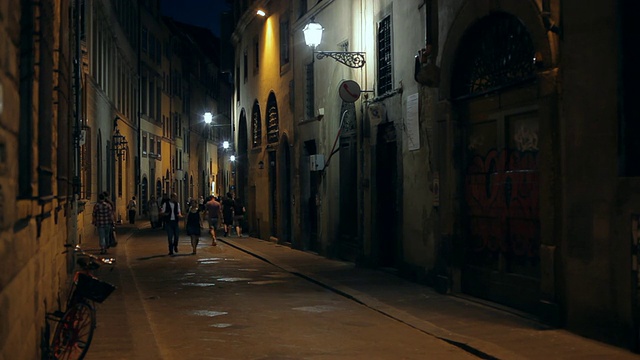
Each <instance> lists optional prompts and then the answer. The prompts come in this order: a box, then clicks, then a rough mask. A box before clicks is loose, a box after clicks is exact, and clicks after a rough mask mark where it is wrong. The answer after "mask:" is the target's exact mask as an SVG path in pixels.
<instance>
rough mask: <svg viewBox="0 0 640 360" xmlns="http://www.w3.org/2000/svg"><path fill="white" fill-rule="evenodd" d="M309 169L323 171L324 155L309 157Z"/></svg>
mask: <svg viewBox="0 0 640 360" xmlns="http://www.w3.org/2000/svg"><path fill="white" fill-rule="evenodd" d="M309 169H311V171H322V170H324V155H322V154H315V155H309Z"/></svg>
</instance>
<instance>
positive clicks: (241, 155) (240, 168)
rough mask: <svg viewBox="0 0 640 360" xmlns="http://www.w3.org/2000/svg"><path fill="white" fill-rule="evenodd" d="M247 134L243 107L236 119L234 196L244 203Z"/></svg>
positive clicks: (245, 193) (247, 164)
mask: <svg viewBox="0 0 640 360" xmlns="http://www.w3.org/2000/svg"><path fill="white" fill-rule="evenodd" d="M248 139H249V134H248V132H247V116H246V114H245V112H244V109H242V111H241V112H240V119H239V120H238V140H237V141H238V143H237V151H238V160H237V164H238V165H237V170H236V181H237V183H236V196H237V197H238V198H239V199H240V200H241V201H242V202H243V203H245V204H246V201H247V184H248V183H249V181H248V177H249V156H248V155H249V142H248Z"/></svg>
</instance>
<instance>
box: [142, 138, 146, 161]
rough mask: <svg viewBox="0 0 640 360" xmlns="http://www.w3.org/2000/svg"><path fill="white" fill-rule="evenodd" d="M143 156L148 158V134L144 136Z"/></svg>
mask: <svg viewBox="0 0 640 360" xmlns="http://www.w3.org/2000/svg"><path fill="white" fill-rule="evenodd" d="M142 156H144V157H146V156H147V133H143V134H142Z"/></svg>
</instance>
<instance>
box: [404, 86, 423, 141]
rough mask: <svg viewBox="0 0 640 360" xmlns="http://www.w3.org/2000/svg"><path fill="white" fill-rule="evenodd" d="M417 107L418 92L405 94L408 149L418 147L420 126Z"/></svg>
mask: <svg viewBox="0 0 640 360" xmlns="http://www.w3.org/2000/svg"><path fill="white" fill-rule="evenodd" d="M418 110H419V108H418V94H417V93H416V94H411V95H409V96H407V118H406V120H405V124H406V131H405V134H406V136H407V147H408V149H409V151H411V150H418V149H420V126H419V125H418V121H419V111H418Z"/></svg>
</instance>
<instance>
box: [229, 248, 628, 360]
mask: <svg viewBox="0 0 640 360" xmlns="http://www.w3.org/2000/svg"><path fill="white" fill-rule="evenodd" d="M221 241H223V242H224V243H226V244H228V245H230V246H233V247H235V248H237V249H240V250H242V251H245V252H247V253H250V254H253V255H255V256H257V257H259V258H261V259H263V260H264V261H267V262H269V263H271V264H273V265H275V266H278V267H280V268H281V269H283V270H285V271H288V272H290V273H292V274H295V275H298V276H301V277H303V278H306V279H308V280H310V281H313V282H315V283H317V284H319V285H321V286H323V287H325V288H327V289H330V290H332V291H335V292H337V293H339V294H341V295H343V296H346V297H349V298H351V299H353V300H354V301H357V302H359V303H361V304H363V305H364V306H367V307H369V308H371V309H373V310H375V311H378V312H380V313H382V314H385V315H387V316H389V317H391V318H393V319H395V320H397V321H400V322H402V323H405V324H407V325H408V326H411V327H414V328H416V329H418V330H420V331H423V332H425V333H427V334H430V335H433V336H435V337H437V338H440V339H442V340H444V341H446V342H449V343H451V344H454V345H456V346H459V347H461V348H463V349H465V350H467V351H469V352H471V353H473V354H475V355H476V356H478V357H480V358H485V359H495V358H497V359H587V358H588V359H640V355H638V354H634V353H632V352H630V351H628V350H625V349H621V348H617V347H613V346H610V345H607V344H604V343H601V342H597V341H593V340H590V339H587V338H584V337H581V336H578V335H575V334H572V333H570V332H568V331H566V330H561V329H553V328H549V327H547V326H545V325H543V324H540V323H537V322H535V321H532V320H530V319H526V318H524V317H520V316H518V315H515V314H511V313H509V312H505V311H502V310H499V309H495V308H492V307H489V306H485V305H482V304H480V303H476V302H473V301H469V300H465V299H462V298H459V297H455V296H451V295H443V294H440V293H438V292H436V291H435V290H433V289H432V288H430V287H427V286H424V285H420V284H416V283H413V282H410V281H407V280H404V279H402V278H399V277H397V276H395V275H392V274H389V273H387V272H384V271H378V270H373V269H365V268H359V267H355V266H354V265H353V264H352V263H347V262H341V261H335V260H330V259H327V258H324V257H321V256H317V255H314V254H311V253H306V252H303V251H299V250H293V249H291V248H289V247H286V246H281V245H277V244H275V243H273V242H268V241H264V240H259V239H255V238H236V237H226V238H225V237H223V238H221Z"/></svg>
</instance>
